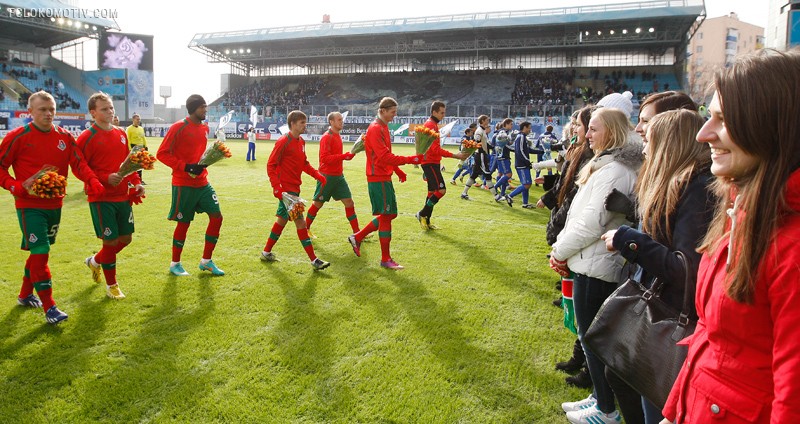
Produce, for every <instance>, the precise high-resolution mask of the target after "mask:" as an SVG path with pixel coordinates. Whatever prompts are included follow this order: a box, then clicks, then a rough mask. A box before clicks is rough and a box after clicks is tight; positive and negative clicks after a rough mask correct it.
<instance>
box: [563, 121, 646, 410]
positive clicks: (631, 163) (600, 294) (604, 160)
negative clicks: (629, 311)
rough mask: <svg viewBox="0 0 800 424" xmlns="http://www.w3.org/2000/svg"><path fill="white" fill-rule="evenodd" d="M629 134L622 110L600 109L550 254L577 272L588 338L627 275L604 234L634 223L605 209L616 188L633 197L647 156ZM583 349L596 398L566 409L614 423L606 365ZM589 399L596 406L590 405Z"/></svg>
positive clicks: (578, 305)
mask: <svg viewBox="0 0 800 424" xmlns="http://www.w3.org/2000/svg"><path fill="white" fill-rule="evenodd" d="M629 133H630V121H629V120H628V118H627V116H626V115H625V114H624V113H623V112H622V111H620V110H618V109H613V108H601V109H598V110H597V111H595V112H593V113H592V119H591V120H590V121H589V128H588V130H587V132H586V139H587V140H588V142H589V147H590V148H591V149H592V150H593V151H594V152H595V157H594V158H593V159H592V160H591V161H589V163H588V164H586V165H585V166H584V168H583V169H582V170H581V173H580V175H579V177H578V182H577V184H578V185H579V189H578V193H577V194H576V195H575V199H574V200H573V201H572V206H571V207H570V209H569V213H568V214H567V222H566V225H565V226H564V230H562V231H561V233H560V234H559V235H558V239H557V241H556V243H555V244H553V251H552V252H551V254H550V255H551V257H550V265H551V267H552V268H554V269H555V270H556V271H558V272H559V273H561V274H562V275H563V274H564V273H568V272H569V271H572V272H574V273H575V279H574V285H573V302H574V306H575V319H576V321H577V323H578V337H579V338H583V335H584V334H585V333H586V330H587V329H588V328H589V325H590V324H591V323H592V320H593V319H594V316H595V315H596V314H597V311H598V310H599V309H600V306H601V305H602V304H603V301H604V300H605V299H606V298H607V297H608V296H609V295H610V294H611V293H612V292H614V290H616V288H617V285H618V284H619V283H621V282H623V281H624V280H625V278H626V276H627V270H626V269H624V268H625V267H624V265H625V259H624V258H623V257H622V256H621V255H619V253H617V252H609V251H608V249H606V245H605V242H604V241H603V240H601V239H600V236H602V235H603V234H604V233H605V232H606V231H608V230H613V229H617V228H619V227H620V226H621V225H623V224H629V221H628V220H627V219H626V218H625V215H624V214H622V213H618V212H611V211H608V210H606V208H605V200H606V197H607V196H608V195H609V193H611V191H612V190H614V189H616V190H617V191H619V192H620V193H622V194H624V195H625V196H628V197H629V198H633V192H634V186H635V185H636V176H637V173H638V171H639V168H640V167H641V164H642V159H643V158H642V145H641V143H640V142H639V141H638V140H637V137H630V136H629ZM583 348H584V351H585V352H586V362H587V365H588V368H589V374H590V375H591V376H592V382H593V384H594V390H593V393H592V396H590V398H588V399H586V400H584V401H580V402H579V403H581V405H578V406H580V407H576V408H577V410H575V411H570V409H573V408H572V406H573V405H572V404H573V403H575V402H567V403H565V404H564V405H562V407H563V408H564V409H565V411H567V419H569V420H570V421H571V422H573V423H580V422H587V418H589V417H586V416H585V415H587V414H591V415H592V416H593V417H597V418H599V419H600V420H602V421H603V422H613V421H615V418H616V417H618V416H619V415H618V413H617V411H616V410H615V406H614V393H613V391H612V390H611V387H610V386H609V385H608V382H607V381H606V378H605V365H603V363H602V362H601V361H600V360H599V359H597V357H596V356H595V355H594V354H593V353H592V352H591V351H590V350H589V349H587V348H586V346H585V345H584V346H583ZM585 403H595V405H589V406H590V407H588V408H587V407H585V405H584V404H585ZM592 422H593V421H592Z"/></svg>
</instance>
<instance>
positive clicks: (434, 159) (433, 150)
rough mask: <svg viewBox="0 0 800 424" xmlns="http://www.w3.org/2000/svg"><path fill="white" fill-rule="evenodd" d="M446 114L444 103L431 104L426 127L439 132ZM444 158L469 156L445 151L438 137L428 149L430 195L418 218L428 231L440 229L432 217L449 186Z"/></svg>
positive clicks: (426, 167)
mask: <svg viewBox="0 0 800 424" xmlns="http://www.w3.org/2000/svg"><path fill="white" fill-rule="evenodd" d="M445 112H446V108H445V104H444V102H442V101H439V100H437V101H435V102H433V104H431V116H430V118H428V120H427V121H425V125H424V126H425V127H426V128H428V129H431V130H433V131H436V132H437V133H438V132H439V123H440V122H441V121H442V119H444V114H445ZM442 158H455V159H460V160H464V159H466V158H467V155H465V154H464V153H461V152H458V153H452V152H450V151H449V150H445V149H443V148H442V146H441V141H440V138H439V137H437V138H436V140H434V141H433V144H431V146H430V147H429V148H428V150H427V151H426V152H425V154H424V155H423V158H422V172H424V173H425V181H426V182H427V183H428V195H427V196H426V197H425V204H424V205H423V206H422V209H421V210H420V211H419V212H417V214H416V217H417V220H418V221H419V224H420V226H422V228H423V229H426V230H436V229H438V228H437V227H436V226H435V225H433V224H432V223H431V215H433V207H434V206H436V204H437V203H439V200H441V199H442V197H444V195H445V193H447V186H445V184H444V177H442Z"/></svg>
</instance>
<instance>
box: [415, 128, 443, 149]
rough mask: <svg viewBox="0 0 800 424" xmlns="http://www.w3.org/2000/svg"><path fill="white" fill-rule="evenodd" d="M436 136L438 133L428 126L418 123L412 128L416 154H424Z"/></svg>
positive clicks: (437, 136)
mask: <svg viewBox="0 0 800 424" xmlns="http://www.w3.org/2000/svg"><path fill="white" fill-rule="evenodd" d="M437 138H439V133H438V132H436V131H434V130H432V129H430V128H428V127H423V126H422V125H418V126H417V127H416V128H414V147H416V150H417V154H418V155H424V154H425V152H427V151H428V148H430V147H431V144H433V141H434V140H436V139H437Z"/></svg>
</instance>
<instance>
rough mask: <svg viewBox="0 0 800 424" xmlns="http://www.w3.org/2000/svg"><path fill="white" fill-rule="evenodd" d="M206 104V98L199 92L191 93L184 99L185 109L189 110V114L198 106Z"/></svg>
mask: <svg viewBox="0 0 800 424" xmlns="http://www.w3.org/2000/svg"><path fill="white" fill-rule="evenodd" d="M204 104H206V100H205V99H204V98H203V96H201V95H199V94H192V95H191V96H189V98H188V99H186V110H187V111H188V112H189V115H191V114H193V113H194V111H196V110H197V108H199V107H200V106H203V105H204Z"/></svg>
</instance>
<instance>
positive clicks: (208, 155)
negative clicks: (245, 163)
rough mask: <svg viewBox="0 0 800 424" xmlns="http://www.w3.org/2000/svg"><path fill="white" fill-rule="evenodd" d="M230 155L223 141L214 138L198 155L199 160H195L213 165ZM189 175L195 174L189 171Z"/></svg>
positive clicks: (202, 163)
mask: <svg viewBox="0 0 800 424" xmlns="http://www.w3.org/2000/svg"><path fill="white" fill-rule="evenodd" d="M229 157H231V149H229V148H228V146H226V145H225V143H223V142H221V141H219V140H216V141H214V142H212V143H211V144H209V145H208V147H207V148H206V151H205V152H204V153H203V156H200V160H199V161H198V162H197V163H198V164H200V165H206V166H208V165H213V164H215V163H217V162H219V161H221V160H222V159H224V158H229ZM189 175H190V176H191V177H192V178H196V177H197V175H195V174H192V173H191V172H190V173H189Z"/></svg>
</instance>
